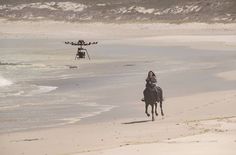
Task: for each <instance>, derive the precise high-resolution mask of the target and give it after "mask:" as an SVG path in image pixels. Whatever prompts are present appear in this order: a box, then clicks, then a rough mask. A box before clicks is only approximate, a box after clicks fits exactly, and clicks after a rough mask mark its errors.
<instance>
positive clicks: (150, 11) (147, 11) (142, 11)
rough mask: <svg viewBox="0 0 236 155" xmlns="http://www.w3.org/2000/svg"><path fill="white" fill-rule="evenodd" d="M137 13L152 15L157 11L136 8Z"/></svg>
mask: <svg viewBox="0 0 236 155" xmlns="http://www.w3.org/2000/svg"><path fill="white" fill-rule="evenodd" d="M135 11H137V12H139V13H143V14H151V13H153V12H154V11H155V9H153V8H151V9H146V8H145V7H136V8H135Z"/></svg>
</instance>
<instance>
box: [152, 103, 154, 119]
mask: <svg viewBox="0 0 236 155" xmlns="http://www.w3.org/2000/svg"><path fill="white" fill-rule="evenodd" d="M152 121H155V118H154V104H152Z"/></svg>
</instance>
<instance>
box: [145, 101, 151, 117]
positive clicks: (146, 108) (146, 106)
mask: <svg viewBox="0 0 236 155" xmlns="http://www.w3.org/2000/svg"><path fill="white" fill-rule="evenodd" d="M145 113H146V114H147V116H148V117H149V116H150V114H149V113H148V104H147V103H146V102H145Z"/></svg>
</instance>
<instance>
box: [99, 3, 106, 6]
mask: <svg viewBox="0 0 236 155" xmlns="http://www.w3.org/2000/svg"><path fill="white" fill-rule="evenodd" d="M97 6H106V4H105V3H99V4H97Z"/></svg>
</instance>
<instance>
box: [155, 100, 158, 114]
mask: <svg viewBox="0 0 236 155" xmlns="http://www.w3.org/2000/svg"><path fill="white" fill-rule="evenodd" d="M155 114H156V116H158V113H157V102H156V103H155Z"/></svg>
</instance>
